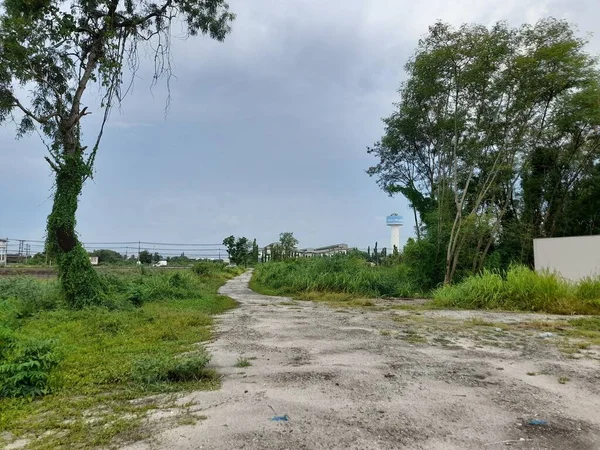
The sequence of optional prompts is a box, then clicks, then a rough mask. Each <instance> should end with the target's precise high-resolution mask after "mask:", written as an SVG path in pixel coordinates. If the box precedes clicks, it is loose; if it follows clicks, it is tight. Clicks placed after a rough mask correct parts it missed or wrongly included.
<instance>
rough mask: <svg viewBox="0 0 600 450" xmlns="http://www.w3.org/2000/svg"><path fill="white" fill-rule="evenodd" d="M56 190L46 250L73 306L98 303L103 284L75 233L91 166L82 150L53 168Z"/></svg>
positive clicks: (68, 155) (69, 302)
mask: <svg viewBox="0 0 600 450" xmlns="http://www.w3.org/2000/svg"><path fill="white" fill-rule="evenodd" d="M54 170H55V173H56V190H55V193H54V202H53V204H52V212H51V213H50V215H49V216H48V224H47V228H46V232H47V237H46V250H47V252H48V254H49V255H50V257H51V258H53V259H55V261H56V262H57V264H58V276H59V280H60V282H61V285H62V289H63V293H64V295H65V300H66V301H67V303H68V305H69V306H70V307H72V308H83V307H85V306H91V305H98V304H99V303H100V302H101V294H102V289H101V283H100V279H99V277H98V274H97V273H96V271H95V270H94V268H93V267H92V265H91V263H90V259H89V256H88V254H87V252H86V251H85V249H84V248H83V246H82V245H81V243H80V242H79V239H78V238H77V233H76V232H75V224H76V219H75V213H76V212H77V203H78V199H79V195H80V194H81V190H82V188H83V183H84V181H85V179H86V178H87V174H88V168H87V166H86V164H85V162H84V160H83V155H82V153H81V152H79V151H77V152H70V154H67V155H65V156H64V159H63V162H62V164H61V165H60V166H55V167H54Z"/></svg>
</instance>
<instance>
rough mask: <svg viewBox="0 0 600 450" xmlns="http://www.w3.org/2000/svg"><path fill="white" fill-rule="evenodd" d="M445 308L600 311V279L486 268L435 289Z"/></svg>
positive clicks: (570, 311) (515, 269) (436, 300)
mask: <svg viewBox="0 0 600 450" xmlns="http://www.w3.org/2000/svg"><path fill="white" fill-rule="evenodd" d="M433 297H434V303H435V304H436V305H437V306H439V307H444V308H464V309H503V310H511V311H540V312H546V313H554V314H600V279H587V280H584V281H582V282H580V283H577V284H570V283H568V282H567V281H565V280H563V279H561V278H559V277H558V276H557V275H555V274H551V273H538V272H534V271H532V270H530V269H528V268H527V267H523V266H513V267H511V268H510V269H509V270H508V271H506V272H493V271H487V270H486V271H483V272H482V273H481V274H478V275H473V276H471V277H468V278H466V279H465V280H463V281H462V282H460V283H458V284H455V285H449V286H444V287H442V288H440V289H438V290H436V291H435V292H434V295H433Z"/></svg>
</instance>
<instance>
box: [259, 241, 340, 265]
mask: <svg viewBox="0 0 600 450" xmlns="http://www.w3.org/2000/svg"><path fill="white" fill-rule="evenodd" d="M277 245H280V244H279V242H273V243H271V244H269V245H267V246H266V247H264V248H263V249H261V250H260V251H259V260H261V261H262V260H264V261H270V260H271V254H272V250H273V247H275V246H277ZM348 251H349V248H348V244H333V245H327V246H325V247H317V248H295V249H294V252H293V253H294V257H298V258H314V257H318V256H333V255H340V254H342V255H347V254H348ZM263 255H264V258H263Z"/></svg>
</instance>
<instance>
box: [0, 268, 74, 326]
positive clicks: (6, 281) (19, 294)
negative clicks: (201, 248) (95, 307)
mask: <svg viewBox="0 0 600 450" xmlns="http://www.w3.org/2000/svg"><path fill="white" fill-rule="evenodd" d="M16 299H18V301H13V300H16ZM3 300H6V301H9V300H10V303H11V304H12V305H13V306H14V308H15V314H16V316H17V317H19V318H23V317H28V316H31V315H33V314H36V313H37V312H40V311H47V310H52V309H55V308H57V307H59V306H61V305H62V304H63V300H62V296H61V293H60V289H59V286H57V284H56V283H54V282H51V281H45V282H43V281H39V280H36V279H35V278H30V277H16V278H0V308H2V305H3V302H2V301H3ZM8 303H9V302H5V303H4V305H5V307H6V305H8ZM1 323H2V320H1V319H0V324H1Z"/></svg>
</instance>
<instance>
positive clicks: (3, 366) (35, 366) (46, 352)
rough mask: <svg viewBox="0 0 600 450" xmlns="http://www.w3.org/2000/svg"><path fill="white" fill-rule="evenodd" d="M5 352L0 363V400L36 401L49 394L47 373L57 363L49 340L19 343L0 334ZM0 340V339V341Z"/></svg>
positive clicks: (48, 375)
mask: <svg viewBox="0 0 600 450" xmlns="http://www.w3.org/2000/svg"><path fill="white" fill-rule="evenodd" d="M3 337H4V343H5V344H8V345H7V347H8V351H7V352H6V353H4V354H3V355H2V356H3V360H2V361H1V362H0V397H37V396H40V395H45V394H48V393H49V392H50V385H49V377H50V372H51V371H52V369H54V368H55V367H56V366H57V365H58V362H59V358H58V356H57V355H56V353H54V342H53V341H51V340H28V341H22V342H19V341H18V340H16V339H15V338H14V336H12V337H9V336H7V334H6V333H5V334H4V336H3ZM0 339H2V337H0Z"/></svg>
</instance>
